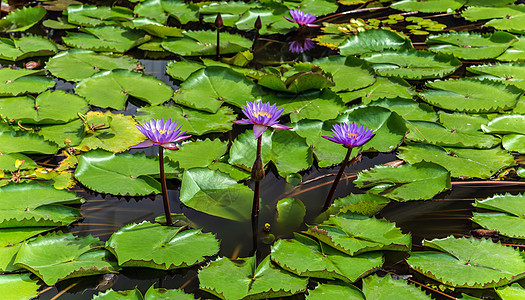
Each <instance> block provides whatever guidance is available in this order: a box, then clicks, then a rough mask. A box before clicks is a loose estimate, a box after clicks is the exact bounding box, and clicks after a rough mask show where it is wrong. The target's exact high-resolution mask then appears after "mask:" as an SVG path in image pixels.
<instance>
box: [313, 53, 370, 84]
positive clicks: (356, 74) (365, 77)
mask: <svg viewBox="0 0 525 300" xmlns="http://www.w3.org/2000/svg"><path fill="white" fill-rule="evenodd" d="M312 64H314V65H317V66H319V67H321V69H323V71H325V72H329V73H330V74H332V76H333V78H332V80H333V82H334V83H335V86H333V87H331V89H332V90H333V91H336V92H340V91H353V90H357V89H361V88H364V87H367V86H370V85H372V84H373V83H374V82H375V81H376V79H375V76H374V71H373V70H372V68H370V67H369V66H368V64H367V63H366V62H365V61H363V60H360V59H358V58H355V57H353V56H348V57H344V56H328V57H324V58H319V59H315V60H313V61H312ZM349 77H353V78H354V79H353V80H348V78H349Z"/></svg>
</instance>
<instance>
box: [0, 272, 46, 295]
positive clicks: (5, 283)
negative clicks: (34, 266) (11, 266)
mask: <svg viewBox="0 0 525 300" xmlns="http://www.w3.org/2000/svg"><path fill="white" fill-rule="evenodd" d="M30 276H31V274H30V273H25V274H6V275H1V276H0V293H2V297H6V299H12V300H27V299H33V298H36V297H38V289H39V288H40V285H39V284H38V280H33V279H31V278H30Z"/></svg>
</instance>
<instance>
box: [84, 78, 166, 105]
mask: <svg viewBox="0 0 525 300" xmlns="http://www.w3.org/2000/svg"><path fill="white" fill-rule="evenodd" d="M76 92H77V94H79V95H80V96H82V97H84V98H86V99H87V100H88V102H89V104H91V105H95V106H99V107H111V108H114V109H124V108H125V104H126V100H127V99H128V97H129V96H133V97H136V98H138V99H140V100H143V101H146V102H148V103H150V104H151V105H159V104H162V103H163V102H166V101H168V100H170V98H171V96H172V95H173V89H172V88H171V87H170V86H169V85H168V84H166V83H164V82H162V81H161V80H159V79H156V78H154V77H153V76H150V75H143V74H141V73H138V72H132V71H128V70H113V71H106V72H100V73H98V74H95V75H93V76H91V77H89V78H86V79H83V80H82V81H80V82H79V83H78V85H77V88H76Z"/></svg>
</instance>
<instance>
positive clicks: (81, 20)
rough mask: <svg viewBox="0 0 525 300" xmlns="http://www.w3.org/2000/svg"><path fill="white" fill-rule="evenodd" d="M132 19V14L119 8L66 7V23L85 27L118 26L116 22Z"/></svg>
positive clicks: (125, 9) (123, 8) (128, 10)
mask: <svg viewBox="0 0 525 300" xmlns="http://www.w3.org/2000/svg"><path fill="white" fill-rule="evenodd" d="M132 18H133V12H132V11H131V10H130V9H129V8H125V7H121V6H113V7H109V6H95V5H69V6H68V7H67V21H68V22H69V23H71V24H76V25H81V26H86V27H93V26H100V25H113V24H118V23H117V22H116V21H126V20H129V19H132Z"/></svg>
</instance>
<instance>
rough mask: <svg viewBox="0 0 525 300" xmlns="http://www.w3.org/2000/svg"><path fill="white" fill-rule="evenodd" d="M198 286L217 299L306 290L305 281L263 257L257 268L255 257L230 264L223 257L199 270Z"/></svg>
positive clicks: (291, 293)
mask: <svg viewBox="0 0 525 300" xmlns="http://www.w3.org/2000/svg"><path fill="white" fill-rule="evenodd" d="M199 282H200V284H199V287H200V289H201V290H204V291H207V292H209V293H212V294H213V295H215V296H217V297H219V298H220V299H228V300H230V299H231V300H237V299H266V298H278V297H286V296H291V295H294V294H297V293H300V292H303V291H305V290H306V284H307V282H308V279H307V278H301V277H299V276H296V275H294V274H291V273H289V272H286V271H284V270H282V269H280V268H279V267H276V266H275V265H274V264H273V263H272V261H271V260H270V256H267V257H266V258H265V259H263V261H262V262H261V263H259V265H257V261H256V258H255V256H251V257H247V258H242V259H238V260H236V262H233V261H231V260H229V259H228V258H226V257H221V258H219V259H217V260H215V261H212V262H211V263H210V264H209V265H208V266H206V267H205V268H204V269H201V270H199Z"/></svg>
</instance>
